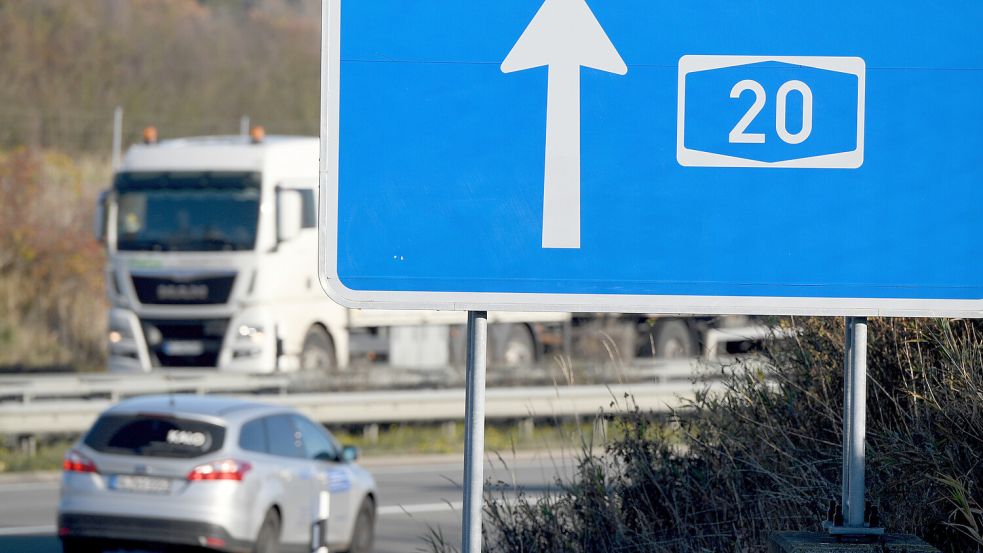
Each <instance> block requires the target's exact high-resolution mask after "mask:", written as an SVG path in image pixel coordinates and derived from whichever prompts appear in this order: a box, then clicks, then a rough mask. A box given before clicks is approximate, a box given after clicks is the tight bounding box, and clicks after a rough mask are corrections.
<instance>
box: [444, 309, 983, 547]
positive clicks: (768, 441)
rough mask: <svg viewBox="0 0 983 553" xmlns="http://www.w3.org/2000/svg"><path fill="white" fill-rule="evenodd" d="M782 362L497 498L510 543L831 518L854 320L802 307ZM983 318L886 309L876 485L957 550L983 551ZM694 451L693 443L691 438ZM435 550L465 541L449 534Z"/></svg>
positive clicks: (500, 527) (731, 538)
mask: <svg viewBox="0 0 983 553" xmlns="http://www.w3.org/2000/svg"><path fill="white" fill-rule="evenodd" d="M784 324H785V326H787V327H790V328H792V329H794V330H795V331H796V334H795V338H794V339H790V340H786V341H784V342H776V344H775V345H774V346H773V347H772V348H771V349H770V350H769V351H768V352H767V357H768V360H769V362H770V365H771V366H772V367H771V375H770V377H769V381H768V382H766V381H765V379H764V374H763V373H762V372H761V371H760V370H756V369H752V368H749V367H736V368H734V369H733V370H732V371H730V374H729V377H728V390H727V393H725V394H723V395H718V396H714V397H710V396H702V397H699V398H697V400H696V401H695V402H694V404H693V406H692V409H691V410H689V411H688V412H687V413H686V414H685V416H677V417H676V422H677V423H678V425H679V429H680V433H681V435H682V441H683V445H684V447H683V448H680V447H679V444H678V441H677V440H678V436H677V437H674V438H673V439H672V440H667V439H664V438H663V437H662V436H663V435H664V434H663V433H662V432H659V431H658V428H659V427H661V425H662V424H663V422H662V421H661V420H660V419H658V418H655V417H653V416H651V415H649V414H646V413H642V412H639V411H637V410H636V411H635V412H633V413H631V414H629V415H627V416H623V417H618V418H616V419H615V420H616V421H617V424H618V425H619V426H620V429H619V430H618V431H617V432H616V434H617V435H620V436H621V437H620V438H619V439H617V440H615V441H614V442H612V443H610V444H609V445H608V446H606V449H605V451H604V453H603V454H600V455H592V454H590V453H587V452H588V451H589V449H585V452H584V453H583V454H582V456H581V457H582V458H581V461H580V467H579V470H578V472H577V474H576V476H575V477H574V479H573V480H572V481H570V482H566V483H564V486H565V491H564V492H563V493H561V494H555V495H552V496H549V497H546V498H543V499H536V500H532V499H528V498H520V500H519V501H518V502H516V501H513V500H508V501H506V500H505V499H504V498H501V497H500V498H497V499H496V498H489V502H488V504H487V507H486V512H485V514H486V521H487V525H486V536H485V537H486V548H487V549H488V550H489V551H497V552H498V551H501V552H516V553H518V552H523V553H528V552H556V553H559V552H564V553H566V552H585V553H587V552H591V553H594V552H608V551H610V552H629V551H639V552H641V551H645V552H683V553H696V552H701V553H703V552H714V553H717V552H746V551H764V550H765V546H766V543H767V536H768V534H769V533H770V532H772V531H776V530H790V529H795V530H810V529H811V530H818V529H819V528H820V523H821V521H822V520H823V519H824V518H825V516H826V511H827V508H828V506H829V502H830V501H831V500H833V499H836V498H838V496H839V492H840V470H841V469H840V448H841V431H840V429H841V424H842V420H841V410H842V394H843V389H842V364H843V361H842V360H843V350H842V343H843V340H842V335H843V330H844V329H843V323H842V321H841V320H836V319H804V320H788V321H785V322H784ZM981 329H983V325H981V324H980V323H979V322H972V321H938V320H897V319H895V320H872V321H871V329H870V336H871V338H870V344H869V345H870V352H869V360H870V385H869V387H868V388H869V401H868V406H869V408H868V426H867V427H868V444H869V446H868V471H867V480H868V486H869V497H870V498H871V499H872V500H873V502H874V503H875V505H877V506H878V507H879V511H880V514H881V518H882V521H883V524H884V525H885V526H886V527H888V528H889V529H890V530H892V531H899V532H910V533H914V534H918V535H920V536H921V537H923V538H925V539H926V540H928V541H929V542H931V543H933V544H934V545H936V546H937V547H939V548H940V549H942V550H943V551H944V552H946V553H957V552H958V553H968V552H972V551H980V550H981V545H983V542H981V539H980V529H981V528H983V517H981V510H980V505H981V501H983V492H981V490H980V484H981V483H983V463H981V458H980V456H979V452H980V451H981V450H983V417H981V408H983V395H981V393H983V374H981V370H980V369H981V367H983V343H981V339H983V335H981ZM681 450H682V451H685V453H680V451H681ZM431 541H432V545H433V549H434V550H452V549H453V547H451V546H450V545H448V544H447V543H446V540H443V539H442V537H441V536H439V535H438V534H434V535H433V536H431Z"/></svg>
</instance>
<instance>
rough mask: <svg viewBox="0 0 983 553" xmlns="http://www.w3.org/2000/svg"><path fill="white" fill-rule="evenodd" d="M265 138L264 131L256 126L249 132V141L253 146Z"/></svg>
mask: <svg viewBox="0 0 983 553" xmlns="http://www.w3.org/2000/svg"><path fill="white" fill-rule="evenodd" d="M264 138H266V129H264V128H263V127H261V126H259V125H256V126H255V127H253V128H252V129H251V130H250V131H249V141H250V142H252V143H253V144H260V143H261V142H263V139H264Z"/></svg>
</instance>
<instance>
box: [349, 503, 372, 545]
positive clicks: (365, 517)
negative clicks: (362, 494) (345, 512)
mask: <svg viewBox="0 0 983 553" xmlns="http://www.w3.org/2000/svg"><path fill="white" fill-rule="evenodd" d="M374 542H375V502H374V501H372V498H370V497H366V498H365V500H364V501H362V506H361V507H360V508H359V509H358V518H356V519H355V530H354V531H352V546H351V548H349V549H348V553H371V552H372V544H373V543H374Z"/></svg>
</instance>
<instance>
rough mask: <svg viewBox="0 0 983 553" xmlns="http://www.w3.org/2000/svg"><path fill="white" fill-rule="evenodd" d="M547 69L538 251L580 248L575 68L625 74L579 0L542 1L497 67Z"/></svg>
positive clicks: (577, 72)
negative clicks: (540, 245)
mask: <svg viewBox="0 0 983 553" xmlns="http://www.w3.org/2000/svg"><path fill="white" fill-rule="evenodd" d="M544 65H545V66H548V70H549V82H548V88H547V92H546V177H545V188H544V195H543V247H544V248H579V247H580V68H581V67H590V68H591V69H598V70H600V71H606V72H608V73H616V74H618V75H624V74H625V73H627V72H628V67H627V66H626V65H625V62H624V60H622V59H621V55H619V54H618V51H617V50H616V49H615V47H614V45H613V44H611V40H610V39H609V38H608V35H607V34H605V32H604V29H603V28H601V24H600V23H598V22H597V18H596V17H594V14H593V12H591V10H590V7H588V6H587V3H586V2H585V1H584V0H546V1H545V2H543V5H542V6H541V7H540V8H539V11H538V12H536V16H535V17H533V19H532V21H531V22H530V23H529V26H528V27H526V30H525V31H524V32H523V33H522V36H520V37H519V40H518V41H517V42H516V43H515V46H513V47H512V51H511V52H509V55H508V56H506V57H505V61H503V62H502V72H504V73H512V72H513V71H523V70H526V69H532V68H534V67H542V66H544Z"/></svg>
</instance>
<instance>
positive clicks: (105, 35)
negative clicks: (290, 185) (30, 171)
mask: <svg viewBox="0 0 983 553" xmlns="http://www.w3.org/2000/svg"><path fill="white" fill-rule="evenodd" d="M319 28H320V19H319V2H317V0H251V1H241V0H91V1H86V2H71V1H69V0H11V1H8V2H2V3H0V121H2V122H3V123H2V124H0V147H3V148H10V147H13V146H17V145H28V146H32V147H35V148H45V149H47V148H56V149H59V150H64V151H67V152H72V153H76V152H87V153H88V152H91V153H97V154H101V155H108V150H109V145H110V143H111V133H112V111H113V108H114V107H115V106H117V105H119V106H123V108H124V109H125V111H126V118H125V122H124V129H125V131H126V138H127V140H125V141H124V142H131V141H133V140H136V139H138V138H139V136H140V131H141V129H142V128H143V127H144V126H146V125H155V126H157V127H158V130H159V131H160V134H161V136H162V137H165V138H166V137H169V136H187V135H196V134H230V133H236V132H238V129H239V119H240V117H241V116H242V115H249V116H250V117H251V119H252V121H253V122H256V123H259V124H263V125H264V126H266V128H267V130H268V131H269V132H274V133H281V134H315V133H316V132H317V128H318V116H319V115H318V91H319V88H318V74H319V47H320V33H319Z"/></svg>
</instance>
